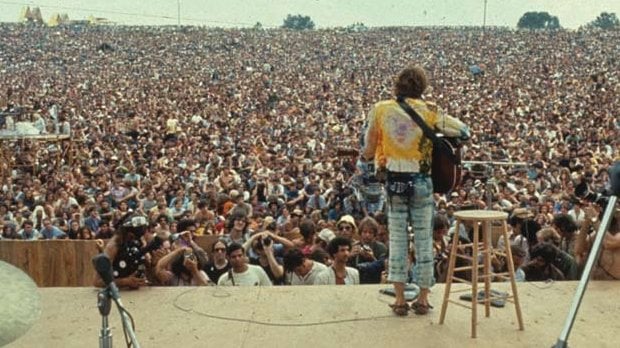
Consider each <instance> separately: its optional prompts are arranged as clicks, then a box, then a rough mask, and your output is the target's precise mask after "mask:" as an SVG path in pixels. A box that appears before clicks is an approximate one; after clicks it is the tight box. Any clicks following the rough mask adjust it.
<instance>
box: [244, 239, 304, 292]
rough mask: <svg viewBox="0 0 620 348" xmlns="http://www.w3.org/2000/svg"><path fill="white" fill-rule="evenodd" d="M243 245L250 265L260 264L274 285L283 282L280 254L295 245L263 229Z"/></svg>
mask: <svg viewBox="0 0 620 348" xmlns="http://www.w3.org/2000/svg"><path fill="white" fill-rule="evenodd" d="M243 247H244V250H247V256H248V258H249V260H250V261H249V262H250V264H251V265H256V266H260V267H261V268H262V269H263V270H264V271H265V273H267V276H269V279H270V280H271V282H272V283H273V284H274V285H281V284H283V281H284V267H282V256H283V255H284V249H285V248H288V249H291V248H294V247H295V245H294V244H293V242H291V241H290V240H288V239H286V238H283V237H280V236H278V235H276V234H274V233H272V232H269V231H264V232H259V233H255V234H253V235H252V236H251V237H250V239H249V240H248V241H247V242H245V244H244V245H243Z"/></svg>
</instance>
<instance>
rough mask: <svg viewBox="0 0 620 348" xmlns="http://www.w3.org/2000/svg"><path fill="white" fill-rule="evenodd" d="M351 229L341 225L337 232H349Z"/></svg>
mask: <svg viewBox="0 0 620 348" xmlns="http://www.w3.org/2000/svg"><path fill="white" fill-rule="evenodd" d="M352 229H353V228H352V227H351V226H349V225H341V226H340V227H338V230H340V231H351V230H352Z"/></svg>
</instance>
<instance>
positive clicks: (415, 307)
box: [411, 302, 433, 315]
mask: <svg viewBox="0 0 620 348" xmlns="http://www.w3.org/2000/svg"><path fill="white" fill-rule="evenodd" d="M432 308H433V306H431V305H430V303H426V304H423V303H420V302H414V303H412V304H411V310H412V311H413V313H415V314H417V315H426V314H428V311H429V310H431V309H432Z"/></svg>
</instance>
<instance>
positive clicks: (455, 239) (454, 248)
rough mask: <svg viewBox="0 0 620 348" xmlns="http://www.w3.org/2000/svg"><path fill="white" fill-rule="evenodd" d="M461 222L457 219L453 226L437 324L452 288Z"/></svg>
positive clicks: (444, 314) (441, 322)
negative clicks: (444, 285)
mask: <svg viewBox="0 0 620 348" xmlns="http://www.w3.org/2000/svg"><path fill="white" fill-rule="evenodd" d="M460 228H461V222H460V221H459V220H458V219H457V220H456V224H455V226H454V231H455V232H454V235H453V236H452V248H451V249H450V259H449V260H448V273H447V274H446V287H445V289H444V292H443V302H442V304H441V315H440V316H439V324H443V321H444V319H445V318H446V310H447V309H448V300H449V298H450V288H451V287H452V276H453V275H454V265H455V263H456V253H457V251H458V244H459V229H460Z"/></svg>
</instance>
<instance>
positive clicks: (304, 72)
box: [0, 24, 620, 287]
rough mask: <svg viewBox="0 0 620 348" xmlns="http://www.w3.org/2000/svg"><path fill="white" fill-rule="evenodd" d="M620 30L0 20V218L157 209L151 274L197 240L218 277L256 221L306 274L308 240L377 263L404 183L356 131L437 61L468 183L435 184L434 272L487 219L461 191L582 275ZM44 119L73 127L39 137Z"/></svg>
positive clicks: (77, 228)
mask: <svg viewBox="0 0 620 348" xmlns="http://www.w3.org/2000/svg"><path fill="white" fill-rule="evenodd" d="M618 42H620V31H618V30H615V31H614V30H610V31H604V30H596V29H588V30H585V29H584V30H576V31H569V30H555V31H551V30H543V31H530V30H513V29H506V28H486V29H485V30H482V29H481V28H470V27H446V28H439V27H437V28H391V27H390V28H373V29H368V30H364V31H359V32H352V31H348V30H344V29H323V30H313V31H292V30H284V29H269V30H256V29H215V28H201V27H132V26H72V27H54V28H49V27H36V26H25V25H18V24H1V25H0V71H1V73H0V116H1V118H0V123H1V125H0V127H1V128H2V131H0V141H1V145H2V150H1V152H0V155H1V157H2V163H0V166H1V169H2V170H1V171H0V172H1V173H2V178H1V180H2V181H1V182H2V185H1V191H0V203H1V205H0V215H1V219H2V221H0V224H1V225H2V236H1V238H2V239H21V240H33V239H56V238H67V239H101V240H108V239H110V238H111V237H112V236H113V234H114V233H115V230H116V232H118V233H120V231H121V230H122V229H123V226H127V224H126V220H127V216H131V219H135V217H136V216H141V217H144V218H145V221H144V222H143V226H144V228H145V231H144V235H143V236H141V239H140V241H139V243H138V244H139V247H140V248H143V249H144V250H145V251H144V252H145V254H148V256H147V257H146V258H145V261H144V262H146V263H147V268H148V267H149V266H148V265H150V266H151V267H152V268H153V269H154V271H153V272H147V275H146V277H148V280H149V282H150V283H151V284H156V285H164V284H170V283H171V282H172V281H171V276H166V275H163V276H162V275H161V271H165V270H168V271H169V272H172V273H175V272H176V273H175V275H174V277H177V278H178V279H181V278H182V276H181V275H179V274H177V273H178V272H177V271H174V270H173V269H174V268H175V267H174V262H173V261H174V260H172V259H171V258H169V257H168V258H167V255H169V254H170V253H175V252H176V251H174V250H175V245H177V247H178V245H183V246H184V248H185V249H193V251H194V252H195V253H196V254H197V255H198V256H199V257H197V260H196V261H195V263H197V267H198V268H199V269H202V270H204V272H205V273H206V275H207V276H208V279H207V280H206V281H205V282H204V283H218V279H213V277H214V275H213V274H215V275H217V276H219V275H221V274H222V273H220V269H221V268H218V267H219V266H218V267H215V268H217V270H214V269H213V265H214V264H215V263H217V262H219V263H222V264H226V263H227V262H228V261H226V259H224V258H222V255H218V251H219V250H218V248H219V249H221V250H223V249H225V248H226V247H227V246H229V244H230V243H232V242H238V243H240V244H242V245H244V246H245V249H244V251H245V252H247V253H248V256H249V261H250V262H251V263H252V262H253V263H255V264H257V265H261V266H263V268H264V269H265V270H266V273H267V274H268V275H269V278H270V283H273V284H301V283H304V282H305V280H304V279H305V278H303V274H305V273H303V271H302V270H300V269H299V267H300V264H299V262H305V261H304V260H306V258H307V259H308V260H310V259H311V260H314V262H317V263H322V264H327V265H329V264H330V263H331V262H334V255H333V254H332V253H331V252H330V250H329V249H330V248H329V245H330V244H329V243H330V242H331V241H333V240H334V238H335V237H345V239H348V240H349V241H350V242H351V243H352V244H351V256H350V257H349V259H348V260H347V264H348V265H350V266H351V267H354V268H356V269H358V270H359V272H360V278H361V282H362V283H379V282H381V281H385V274H384V270H385V265H384V262H383V261H384V260H385V258H386V255H387V254H388V253H389V250H388V247H387V246H388V244H389V243H388V236H389V230H388V228H387V219H386V214H385V207H386V205H387V204H389V202H388V201H387V199H386V197H385V195H384V194H383V193H381V192H379V193H378V194H368V192H367V191H366V190H364V187H363V186H364V183H363V182H362V181H363V179H361V177H362V175H360V174H361V173H360V164H359V163H358V157H357V154H356V150H359V147H360V145H359V139H360V133H361V131H362V125H363V123H364V121H365V119H366V116H367V114H368V111H369V110H370V109H371V108H372V106H373V105H374V103H376V102H378V101H380V100H383V99H389V98H392V97H394V95H393V84H394V77H395V76H396V74H397V73H398V72H399V71H401V70H402V69H403V68H405V67H407V66H409V65H418V66H421V67H423V68H424V69H425V70H426V72H427V74H428V77H429V80H430V85H431V87H430V88H429V89H428V90H427V91H426V93H425V99H426V100H429V101H433V102H435V103H436V104H437V105H439V107H441V108H442V109H443V111H445V112H446V113H447V114H450V115H454V116H456V117H458V118H459V119H460V120H462V121H463V122H464V123H465V124H467V125H468V126H469V128H470V131H471V138H470V139H469V140H468V141H467V142H465V143H464V147H463V160H464V161H466V162H465V166H464V167H465V168H464V169H465V170H464V178H463V183H462V185H461V187H460V188H459V189H458V190H456V191H453V192H451V193H449V194H447V195H435V204H436V210H435V211H436V216H435V220H434V221H435V227H436V231H435V232H436V234H435V236H434V239H435V249H436V257H435V262H436V277H437V279H438V280H440V281H441V279H442V276H445V266H446V263H445V260H446V259H447V253H448V251H449V244H450V242H451V239H452V237H453V236H455V235H461V236H462V237H463V238H465V239H467V237H468V235H469V237H471V231H454V216H453V214H454V212H455V211H458V210H461V209H494V210H502V211H505V212H507V213H509V215H510V216H511V220H510V222H511V223H510V225H511V234H512V238H513V239H512V240H511V241H510V244H511V245H512V246H514V250H513V253H514V254H515V255H517V256H520V257H519V260H520V261H519V262H520V263H519V264H516V266H517V268H519V269H522V276H521V279H522V280H545V279H555V280H564V279H568V280H574V279H578V278H579V274H580V272H581V269H582V268H583V264H584V262H585V257H586V256H587V253H588V250H585V249H587V248H586V247H584V245H583V244H584V242H583V240H581V239H580V237H579V236H580V234H584V233H585V234H587V233H589V232H590V229H592V228H593V226H590V225H591V224H592V222H590V220H595V218H596V217H598V215H599V214H600V212H601V210H602V204H601V202H600V200H599V201H596V200H597V198H594V196H595V194H592V195H589V196H587V197H585V195H584V192H585V188H586V187H587V190H589V191H590V192H591V193H596V192H602V191H603V190H604V189H605V186H606V184H607V182H608V173H607V169H608V168H609V167H610V166H611V165H612V163H613V162H614V161H615V160H617V159H618V155H619V153H618V151H619V139H620V119H619V118H618V110H620V75H619V74H620V69H619V67H620V62H619V61H618V57H620V45H619V44H618ZM26 123H29V124H32V125H34V127H35V128H36V129H37V131H38V134H41V135H49V136H53V135H64V136H66V138H67V139H65V140H63V141H62V142H59V143H54V144H55V145H50V143H47V142H45V141H40V140H29V139H28V136H25V135H20V134H19V130H20V128H19V127H25V126H24V124H26ZM58 151H61V152H62V154H61V156H58ZM468 162H470V163H468ZM471 162H474V163H471ZM477 162H480V163H477ZM576 189H577V191H578V192H577V194H576V193H575V190H576ZM584 197H585V198H584ZM593 201H596V202H593ZM343 226H344V227H343ZM526 226H527V227H526ZM133 227H135V226H133ZM347 227H348V228H347ZM616 228H617V227H616ZM188 232H189V233H188ZM414 233H415V231H414ZM141 234H142V233H141ZM203 235H216V236H220V241H221V242H220V241H218V242H216V243H214V244H213V248H212V249H211V250H206V253H204V255H203V251H202V250H201V249H200V248H199V247H197V246H195V245H194V244H195V243H192V241H191V240H192V238H195V237H198V236H203ZM154 241H157V243H154ZM267 241H268V242H267ZM0 243H1V242H0ZM102 243H103V242H102ZM272 243H273V244H275V245H272ZM499 244H500V246H501V245H502V244H503V245H504V247H505V245H506V244H507V242H506V241H501V240H500V241H499ZM576 244H577V247H576ZM617 244H618V245H616V247H617V248H620V243H617ZM102 245H103V244H102ZM614 245H615V244H614ZM102 248H103V247H102ZM222 248H223V249H222ZM147 249H148V251H147ZM198 249H200V250H198ZM171 250H172V251H171ZM179 250H180V249H179ZM619 250H620V249H619ZM234 251H235V250H228V252H230V253H232V252H234ZM297 251H301V253H298V252H297ZM269 253H273V255H271V254H269ZM412 258H413V259H415V255H412ZM160 260H165V262H167V263H166V264H165V265H164V266H162V265H161V264H160V266H159V267H157V263H158V261H160ZM273 260H275V262H274V261H273ZM300 260H302V261H300ZM540 260H542V261H540ZM558 260H559V261H558ZM495 261H497V265H498V266H497V267H500V268H501V267H505V261H503V263H504V264H503V265H502V260H495ZM182 264H183V263H182ZM541 264H542V265H541ZM184 266H185V267H190V266H188V265H187V264H184ZM302 266H303V265H302ZM209 267H211V269H210V268H209ZM222 267H224V266H222ZM614 267H615V268H614V269H615V271H612V272H611V273H612V274H611V275H610V276H611V277H612V278H614V277H615V278H618V277H620V265H615V266H614ZM614 272H617V273H614ZM300 273H303V274H301V275H300ZM129 274H132V273H128V274H127V275H129ZM295 274H297V276H295ZM132 276H133V275H132ZM177 278H175V279H177ZM318 278H320V277H318ZM318 278H317V279H318ZM178 279H177V282H176V283H177V284H178V283H179V281H178ZM189 283H192V284H196V283H202V282H200V281H196V280H195V279H194V280H192V281H188V284H189ZM315 283H316V282H315ZM143 284H145V282H140V281H133V282H132V283H130V284H128V286H130V287H135V286H141V285H143ZM233 284H234V282H233Z"/></svg>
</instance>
